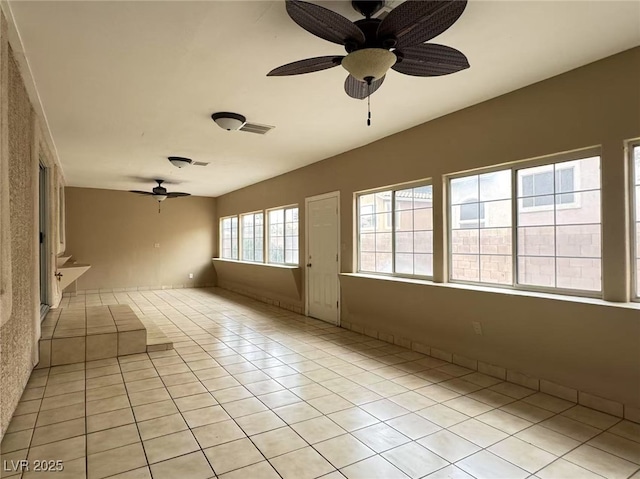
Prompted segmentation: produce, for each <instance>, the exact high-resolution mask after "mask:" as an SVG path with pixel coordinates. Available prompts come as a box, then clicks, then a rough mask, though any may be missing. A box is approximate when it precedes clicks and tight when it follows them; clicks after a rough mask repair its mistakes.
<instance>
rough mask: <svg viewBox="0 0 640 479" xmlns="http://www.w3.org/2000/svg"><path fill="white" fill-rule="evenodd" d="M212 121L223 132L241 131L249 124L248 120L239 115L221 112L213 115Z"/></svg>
mask: <svg viewBox="0 0 640 479" xmlns="http://www.w3.org/2000/svg"><path fill="white" fill-rule="evenodd" d="M211 119H212V120H213V121H215V122H216V124H217V125H218V126H219V127H220V128H222V129H223V130H227V131H231V130H239V129H240V128H242V127H243V126H244V124H245V123H246V122H247V119H246V118H245V117H244V116H243V115H240V114H239V113H231V112H228V111H220V112H218V113H214V114H213V115H211Z"/></svg>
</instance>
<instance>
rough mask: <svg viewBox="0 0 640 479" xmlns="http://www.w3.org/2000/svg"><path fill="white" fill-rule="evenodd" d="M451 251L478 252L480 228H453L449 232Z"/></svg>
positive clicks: (455, 252)
mask: <svg viewBox="0 0 640 479" xmlns="http://www.w3.org/2000/svg"><path fill="white" fill-rule="evenodd" d="M451 252H452V253H454V254H457V253H462V254H467V253H472V254H478V253H479V252H480V230H477V229H473V230H454V231H452V232H451Z"/></svg>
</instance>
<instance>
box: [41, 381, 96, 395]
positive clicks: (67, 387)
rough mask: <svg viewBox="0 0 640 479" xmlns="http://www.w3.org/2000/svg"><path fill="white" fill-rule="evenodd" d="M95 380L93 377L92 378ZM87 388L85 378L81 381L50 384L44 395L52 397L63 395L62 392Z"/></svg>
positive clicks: (67, 392) (68, 392) (72, 391)
mask: <svg viewBox="0 0 640 479" xmlns="http://www.w3.org/2000/svg"><path fill="white" fill-rule="evenodd" d="M90 381H93V379H90ZM84 390H85V381H84V379H82V380H80V381H72V382H69V383H62V384H48V385H47V387H46V388H45V390H44V397H45V398H51V397H54V396H61V395H62V394H70V393H74V392H80V391H84Z"/></svg>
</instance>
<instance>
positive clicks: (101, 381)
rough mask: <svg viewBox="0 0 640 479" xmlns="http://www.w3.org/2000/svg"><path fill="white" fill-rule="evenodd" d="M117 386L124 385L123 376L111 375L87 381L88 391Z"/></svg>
mask: <svg viewBox="0 0 640 479" xmlns="http://www.w3.org/2000/svg"><path fill="white" fill-rule="evenodd" d="M115 384H124V380H123V379H122V374H120V373H118V374H109V375H108V376H100V377H97V378H91V379H87V390H88V391H89V390H91V389H96V388H103V387H106V386H113V385H115Z"/></svg>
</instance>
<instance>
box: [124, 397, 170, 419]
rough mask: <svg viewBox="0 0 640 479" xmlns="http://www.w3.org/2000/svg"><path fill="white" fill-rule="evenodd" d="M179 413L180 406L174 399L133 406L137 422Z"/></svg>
mask: <svg viewBox="0 0 640 479" xmlns="http://www.w3.org/2000/svg"><path fill="white" fill-rule="evenodd" d="M177 413H178V408H177V407H176V405H175V404H174V403H173V401H172V400H167V401H160V402H154V403H151V404H145V405H143V406H135V407H134V408H133V414H134V415H135V417H136V421H137V422H142V421H147V420H149V419H155V418H157V417H162V416H170V415H172V414H177Z"/></svg>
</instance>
